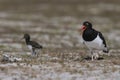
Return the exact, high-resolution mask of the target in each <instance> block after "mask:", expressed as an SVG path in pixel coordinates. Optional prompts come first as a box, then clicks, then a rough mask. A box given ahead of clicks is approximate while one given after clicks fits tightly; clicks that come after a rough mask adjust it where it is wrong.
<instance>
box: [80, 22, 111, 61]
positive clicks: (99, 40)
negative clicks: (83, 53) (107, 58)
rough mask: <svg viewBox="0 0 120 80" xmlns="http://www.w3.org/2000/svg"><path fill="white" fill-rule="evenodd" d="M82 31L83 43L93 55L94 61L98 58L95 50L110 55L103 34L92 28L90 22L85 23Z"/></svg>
mask: <svg viewBox="0 0 120 80" xmlns="http://www.w3.org/2000/svg"><path fill="white" fill-rule="evenodd" d="M80 30H82V40H83V43H84V44H85V45H86V46H87V48H88V49H89V50H90V53H91V55H92V60H94V59H96V58H97V57H98V55H97V54H94V50H96V49H97V50H103V52H105V53H108V52H109V50H108V47H107V44H106V41H105V39H104V37H103V35H102V33H101V32H99V31H97V30H95V29H93V28H92V24H91V23H90V22H89V21H85V22H83V25H82V27H81V29H80Z"/></svg>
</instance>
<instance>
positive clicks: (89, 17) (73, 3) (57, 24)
mask: <svg viewBox="0 0 120 80" xmlns="http://www.w3.org/2000/svg"><path fill="white" fill-rule="evenodd" d="M84 21H90V22H92V23H93V27H94V28H95V29H96V30H98V31H101V32H102V33H103V35H104V36H105V39H106V42H107V44H108V46H109V47H110V48H112V49H118V48H120V31H119V29H120V26H119V25H120V0H109V1H108V0H0V49H1V50H5V51H22V50H27V48H26V46H25V42H24V40H21V38H22V37H23V35H24V33H29V34H30V35H31V37H32V40H34V41H37V42H39V43H40V44H42V45H43V46H44V48H47V49H52V48H54V49H55V48H56V49H57V48H64V49H65V48H68V49H69V48H72V49H82V47H83V45H82V44H81V43H80V33H79V32H78V29H79V28H80V26H81V24H82V23H83V22H84Z"/></svg>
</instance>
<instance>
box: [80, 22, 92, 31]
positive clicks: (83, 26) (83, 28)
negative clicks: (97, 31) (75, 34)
mask: <svg viewBox="0 0 120 80" xmlns="http://www.w3.org/2000/svg"><path fill="white" fill-rule="evenodd" d="M85 29H92V24H91V23H90V22H89V21H85V22H83V25H82V27H81V29H80V30H82V31H84V30H85Z"/></svg>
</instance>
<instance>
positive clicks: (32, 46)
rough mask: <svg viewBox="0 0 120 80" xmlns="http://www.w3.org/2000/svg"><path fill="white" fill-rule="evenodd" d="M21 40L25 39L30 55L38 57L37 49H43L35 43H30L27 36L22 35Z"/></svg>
mask: <svg viewBox="0 0 120 80" xmlns="http://www.w3.org/2000/svg"><path fill="white" fill-rule="evenodd" d="M23 38H24V39H25V42H26V45H27V47H28V48H29V49H30V50H31V52H32V55H33V56H38V52H37V51H38V50H39V49H42V48H43V47H42V45H40V44H38V43H37V42H35V41H31V40H30V35H29V34H24V37H23Z"/></svg>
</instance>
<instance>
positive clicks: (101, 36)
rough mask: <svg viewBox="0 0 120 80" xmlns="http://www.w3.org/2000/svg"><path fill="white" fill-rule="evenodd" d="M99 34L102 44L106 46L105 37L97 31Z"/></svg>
mask: <svg viewBox="0 0 120 80" xmlns="http://www.w3.org/2000/svg"><path fill="white" fill-rule="evenodd" d="M99 36H100V38H101V39H102V40H103V44H104V45H105V47H107V45H106V41H105V38H104V36H103V35H102V33H101V32H99Z"/></svg>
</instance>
